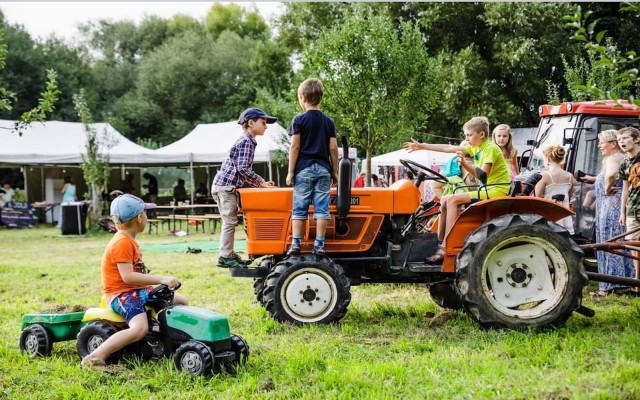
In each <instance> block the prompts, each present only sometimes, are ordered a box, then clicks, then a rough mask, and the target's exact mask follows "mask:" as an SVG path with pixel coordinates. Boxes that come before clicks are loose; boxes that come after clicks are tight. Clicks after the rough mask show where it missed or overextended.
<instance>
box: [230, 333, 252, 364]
mask: <svg viewBox="0 0 640 400" xmlns="http://www.w3.org/2000/svg"><path fill="white" fill-rule="evenodd" d="M231 350H232V351H233V352H234V353H236V362H237V364H238V365H244V364H245V363H246V362H247V359H248V358H249V345H248V344H247V342H246V341H245V340H244V339H243V338H242V336H240V335H236V334H235V333H232V334H231Z"/></svg>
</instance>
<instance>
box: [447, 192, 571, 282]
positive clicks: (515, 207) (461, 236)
mask: <svg viewBox="0 0 640 400" xmlns="http://www.w3.org/2000/svg"><path fill="white" fill-rule="evenodd" d="M507 214H536V215H540V216H541V217H543V218H545V219H546V220H548V221H553V222H556V221H558V220H560V219H562V218H565V217H568V216H570V215H574V214H575V213H574V212H573V211H571V210H569V208H567V207H565V206H564V205H562V204H560V203H557V202H555V201H553V200H547V199H543V198H541V197H533V196H518V197H497V198H495V199H488V200H483V201H479V202H477V203H473V204H471V205H470V206H469V207H467V208H466V209H464V211H462V212H461V213H460V215H459V216H458V219H456V222H455V224H454V225H453V227H451V228H450V229H449V232H448V233H447V235H446V237H445V243H446V249H445V259H444V263H443V266H442V270H443V272H455V261H456V256H457V255H458V254H459V253H460V251H462V247H463V246H464V243H465V241H466V240H467V236H469V234H470V233H471V232H473V231H475V230H476V229H478V228H479V227H480V226H481V225H482V224H484V223H485V222H487V221H489V220H492V219H494V218H497V217H500V216H502V215H507Z"/></svg>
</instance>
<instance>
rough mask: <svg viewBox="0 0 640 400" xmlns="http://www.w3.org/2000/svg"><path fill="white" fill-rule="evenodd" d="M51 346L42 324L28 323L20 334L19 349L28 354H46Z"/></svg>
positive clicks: (49, 338) (47, 333)
mask: <svg viewBox="0 0 640 400" xmlns="http://www.w3.org/2000/svg"><path fill="white" fill-rule="evenodd" d="M52 348H53V342H52V341H51V336H50V335H49V332H47V330H46V329H45V328H44V327H43V326H42V325H39V324H34V325H29V326H27V327H26V328H24V330H23V331H22V333H21V334H20V350H22V351H23V352H25V353H27V354H28V355H29V356H32V357H33V356H48V355H50V354H51V349H52Z"/></svg>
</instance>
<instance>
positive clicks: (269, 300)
mask: <svg viewBox="0 0 640 400" xmlns="http://www.w3.org/2000/svg"><path fill="white" fill-rule="evenodd" d="M350 288H351V284H350V282H349V278H347V276H346V275H345V273H344V270H343V269H342V267H341V266H340V265H338V264H335V263H334V262H333V261H332V260H331V259H330V258H328V257H324V256H316V255H312V254H303V255H301V256H295V257H289V258H287V259H285V260H283V261H281V262H279V263H278V264H276V266H275V268H274V269H273V271H272V272H271V273H270V274H269V275H268V276H267V279H266V281H265V286H264V290H263V296H264V303H265V307H266V309H267V311H268V312H269V314H271V316H272V317H273V318H275V319H276V320H277V321H280V322H290V323H293V324H296V325H304V324H310V323H319V324H329V323H332V322H337V321H339V320H340V319H341V318H342V317H344V315H345V314H346V313H347V307H348V306H349V303H350V302H351V292H350Z"/></svg>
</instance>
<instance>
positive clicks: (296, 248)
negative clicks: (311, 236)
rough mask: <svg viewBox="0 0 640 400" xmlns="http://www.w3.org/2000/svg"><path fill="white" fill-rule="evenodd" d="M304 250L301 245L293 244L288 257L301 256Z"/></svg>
mask: <svg viewBox="0 0 640 400" xmlns="http://www.w3.org/2000/svg"><path fill="white" fill-rule="evenodd" d="M301 251H302V249H301V248H300V243H291V247H289V251H288V252H287V255H289V256H299V255H300V252H301Z"/></svg>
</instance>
